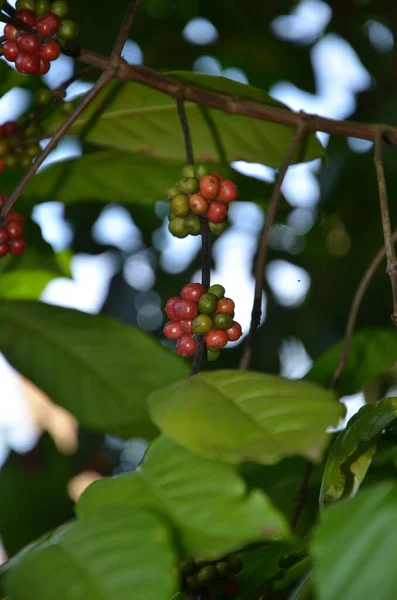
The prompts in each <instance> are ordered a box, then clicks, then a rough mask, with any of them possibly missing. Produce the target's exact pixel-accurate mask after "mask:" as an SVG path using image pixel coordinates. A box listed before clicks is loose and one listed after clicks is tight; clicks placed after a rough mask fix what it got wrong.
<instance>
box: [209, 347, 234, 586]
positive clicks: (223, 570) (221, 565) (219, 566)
mask: <svg viewBox="0 0 397 600" xmlns="http://www.w3.org/2000/svg"><path fill="white" fill-rule="evenodd" d="M212 352H213V351H212ZM215 352H218V353H219V354H220V351H219V350H215ZM215 568H216V570H217V571H218V573H219V575H220V576H221V577H222V578H227V577H229V575H230V570H229V565H228V564H227V562H226V561H225V560H220V561H219V562H217V563H216V565H215Z"/></svg>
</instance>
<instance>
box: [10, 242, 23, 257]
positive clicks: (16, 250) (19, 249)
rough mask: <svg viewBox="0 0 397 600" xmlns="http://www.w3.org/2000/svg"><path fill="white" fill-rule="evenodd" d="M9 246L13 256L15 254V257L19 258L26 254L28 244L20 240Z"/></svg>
mask: <svg viewBox="0 0 397 600" xmlns="http://www.w3.org/2000/svg"><path fill="white" fill-rule="evenodd" d="M8 246H9V248H10V252H11V254H13V255H14V256H19V255H20V254H23V253H24V252H25V249H26V242H25V240H23V239H21V238H20V239H18V240H11V241H10V242H9V243H8Z"/></svg>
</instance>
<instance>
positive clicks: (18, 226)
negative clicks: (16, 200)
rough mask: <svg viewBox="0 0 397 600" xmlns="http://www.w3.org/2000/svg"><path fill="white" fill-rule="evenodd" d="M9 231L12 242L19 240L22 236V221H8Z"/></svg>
mask: <svg viewBox="0 0 397 600" xmlns="http://www.w3.org/2000/svg"><path fill="white" fill-rule="evenodd" d="M7 231H8V235H9V236H10V240H17V239H18V238H20V237H21V236H22V233H23V225H22V223H21V221H8V220H7Z"/></svg>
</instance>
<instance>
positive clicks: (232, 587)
mask: <svg viewBox="0 0 397 600" xmlns="http://www.w3.org/2000/svg"><path fill="white" fill-rule="evenodd" d="M237 592H238V581H232V583H229V585H228V586H227V587H226V588H225V589H224V590H223V592H222V596H223V597H224V598H234V596H236V595H237Z"/></svg>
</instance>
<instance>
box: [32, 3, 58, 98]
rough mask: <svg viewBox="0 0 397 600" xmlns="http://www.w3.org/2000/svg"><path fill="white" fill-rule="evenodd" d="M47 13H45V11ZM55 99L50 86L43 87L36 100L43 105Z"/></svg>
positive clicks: (37, 93)
mask: <svg viewBox="0 0 397 600" xmlns="http://www.w3.org/2000/svg"><path fill="white" fill-rule="evenodd" d="M44 14H45V13H44ZM52 100H54V94H53V93H52V91H51V90H49V89H48V88H43V89H41V90H38V91H37V92H36V102H37V104H40V105H42V106H45V105H46V104H50V102H52Z"/></svg>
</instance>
